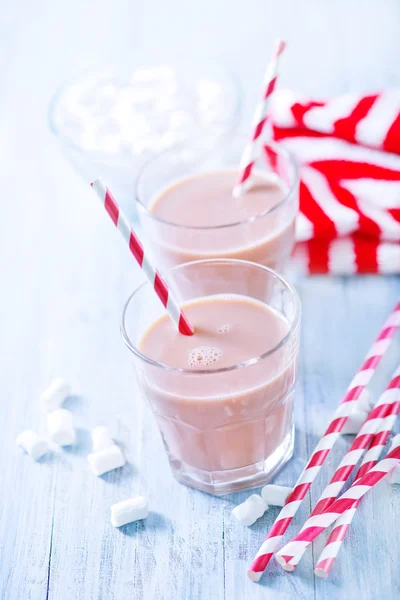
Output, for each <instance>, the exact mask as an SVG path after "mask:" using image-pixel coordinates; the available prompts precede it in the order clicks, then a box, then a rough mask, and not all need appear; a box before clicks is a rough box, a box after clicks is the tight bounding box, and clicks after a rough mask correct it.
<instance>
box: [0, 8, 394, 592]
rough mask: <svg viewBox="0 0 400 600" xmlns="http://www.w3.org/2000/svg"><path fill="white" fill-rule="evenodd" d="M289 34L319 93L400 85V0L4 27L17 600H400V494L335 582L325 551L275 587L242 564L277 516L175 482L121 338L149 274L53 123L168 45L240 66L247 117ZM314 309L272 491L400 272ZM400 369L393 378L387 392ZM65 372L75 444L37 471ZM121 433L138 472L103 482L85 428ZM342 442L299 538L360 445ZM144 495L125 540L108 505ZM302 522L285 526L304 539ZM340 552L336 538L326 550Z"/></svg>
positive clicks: (329, 407)
mask: <svg viewBox="0 0 400 600" xmlns="http://www.w3.org/2000/svg"><path fill="white" fill-rule="evenodd" d="M277 35H282V36H284V37H286V38H287V39H288V40H289V41H290V46H289V51H288V53H287V56H285V64H284V71H283V74H282V82H283V84H285V85H289V86H292V87H294V88H297V89H303V90H304V91H306V92H310V93H314V94H315V93H327V94H329V93H338V92H343V91H349V90H363V91H365V90H372V89H379V88H380V87H382V86H389V85H399V84H400V71H399V69H398V65H399V63H400V60H399V59H400V56H399V55H400V50H399V45H398V39H399V38H400V6H399V4H398V2H396V1H395V0H384V1H382V2H379V3H378V2H376V3H374V2H364V1H362V0H337V1H336V2H328V1H327V0H307V2H305V1H304V2H300V1H298V0H297V1H296V0H280V2H272V1H271V0H253V2H252V3H247V4H244V3H243V2H239V1H238V0H232V1H231V2H212V1H211V0H204V1H203V2H201V3H197V4H196V5H194V4H193V3H190V2H188V3H183V2H179V1H178V0H170V2H168V3H163V2H160V0H147V1H146V2H132V1H131V0H115V1H114V2H106V1H105V0H104V1H103V2H99V1H96V2H95V1H94V0H87V1H86V2H83V3H82V2H78V0H72V1H71V2H69V3H68V6H67V5H66V6H61V4H60V3H54V2H51V1H50V0H41V1H40V2H35V3H31V2H28V1H27V0H20V1H18V2H13V3H11V2H9V3H8V6H7V9H6V10H4V11H2V12H1V14H0V45H1V52H0V73H1V80H2V83H3V85H2V90H3V92H2V94H1V96H0V126H1V133H2V136H1V138H0V165H1V166H0V178H1V190H2V203H1V209H2V210H1V218H0V247H1V254H0V281H1V294H0V331H1V336H2V346H1V360H0V382H1V388H0V391H1V397H0V598H1V599H2V600H26V599H32V600H44V599H47V598H48V599H50V600H71V599H72V598H73V599H74V600H92V599H102V600H103V599H105V600H109V599H110V600H125V599H128V598H129V599H130V598H133V599H135V600H142V599H143V600H153V599H157V600H160V599H163V600H164V599H165V600H209V599H210V600H214V599H216V600H222V599H224V600H225V599H226V600H242V599H244V598H246V599H247V598H254V599H258V598H259V599H274V600H291V599H292V598H299V599H307V600H308V599H309V598H313V599H316V600H320V599H321V600H331V599H332V600H337V599H338V598H340V599H341V598H344V599H347V598H353V597H356V598H357V597H358V598H362V599H363V600H380V598H396V597H398V595H399V591H400V575H399V571H398V568H397V565H398V561H399V558H400V537H399V536H398V534H397V532H398V530H399V526H400V516H399V515H400V489H399V488H400V486H399V487H397V488H394V487H393V488H391V487H390V486H389V485H388V484H387V483H385V482H383V483H382V484H380V486H379V487H378V489H376V490H374V492H373V493H371V494H369V496H368V497H367V498H365V500H364V501H363V503H362V507H361V509H360V513H359V514H358V516H357V517H356V518H355V520H354V525H352V529H351V532H350V535H349V536H348V537H347V539H346V542H345V544H344V545H343V548H342V552H341V556H340V559H339V560H338V562H337V564H336V566H335V569H334V570H333V571H332V575H331V577H330V578H329V580H327V581H320V580H317V579H315V578H314V576H313V573H312V565H313V563H314V562H315V559H316V558H317V557H318V552H319V550H320V549H321V547H322V541H323V540H322V539H321V540H318V541H317V543H316V544H315V545H314V548H313V550H312V551H309V552H307V554H306V555H305V557H304V560H303V561H302V563H301V565H300V566H299V568H298V570H297V571H296V573H295V574H285V573H283V572H282V571H281V570H279V569H278V568H277V567H275V565H274V564H272V565H271V567H270V569H269V570H268V574H267V575H266V576H265V577H264V578H263V579H262V581H261V584H260V585H255V584H252V583H251V582H250V581H248V580H247V578H246V576H245V570H246V566H247V565H248V563H249V561H250V560H251V558H252V556H253V554H254V552H255V551H256V550H257V548H258V545H259V543H260V541H261V539H262V537H263V534H264V532H265V531H266V530H267V529H268V528H269V526H270V525H271V523H272V521H273V519H274V517H275V516H276V514H277V511H276V509H271V510H270V511H269V512H268V513H267V514H266V515H265V516H264V517H263V518H262V519H261V520H260V521H259V522H258V523H256V524H255V525H254V526H253V527H251V528H249V529H247V528H244V527H241V526H240V524H239V523H237V522H236V521H234V520H233V519H232V517H231V515H230V511H231V508H232V507H233V506H234V505H235V504H236V503H237V502H240V501H242V500H243V499H244V498H245V497H246V496H247V493H245V492H242V493H238V494H233V495H231V496H227V497H225V498H222V499H216V498H212V497H210V496H207V495H206V494H202V493H200V492H196V491H194V490H190V489H188V488H185V487H183V486H181V485H179V484H178V483H176V482H175V481H174V480H173V479H172V477H171V475H170V473H169V470H168V465H167V461H166V458H165V456H164V455H163V450H162V444H161V440H160V438H159V436H158V433H157V430H156V427H155V424H154V422H153V420H152V417H151V414H150V412H149V409H148V407H147V406H146V405H145V403H144V402H143V401H142V400H141V399H140V397H139V395H138V393H137V389H136V385H135V380H134V375H133V369H132V364H131V361H130V357H129V355H128V352H127V351H126V350H125V348H124V347H123V344H122V341H121V339H120V335H119V331H118V329H119V321H120V314H121V309H122V306H123V303H124V300H125V298H126V297H127V295H128V293H129V291H130V290H131V289H132V288H133V287H134V286H135V285H136V284H137V283H138V281H139V280H140V278H141V275H140V274H138V271H137V269H136V266H135V265H134V264H133V262H132V260H131V258H130V257H129V256H128V255H127V254H126V251H125V248H124V246H123V244H122V242H121V241H120V240H118V236H117V235H116V234H115V232H114V231H113V229H112V227H110V224H109V223H108V221H107V219H106V217H105V216H104V214H103V212H102V211H101V210H100V208H99V207H98V203H97V200H96V199H95V198H94V197H93V196H92V195H91V193H90V190H86V189H85V187H84V186H83V185H82V182H81V181H80V180H79V178H78V177H77V176H76V175H75V173H74V172H73V171H72V169H71V167H70V166H69V165H68V164H66V163H65V162H64V161H63V160H62V158H61V156H60V154H59V152H58V148H57V146H56V144H55V142H54V140H53V139H52V137H51V135H50V133H49V132H48V130H47V123H46V111H47V104H48V100H49V98H50V97H51V95H52V93H53V91H54V89H55V88H56V86H57V85H58V84H59V82H60V81H62V80H64V79H65V78H66V77H67V76H69V75H70V74H71V73H73V72H74V71H75V70H76V69H78V68H80V67H81V66H83V65H84V64H86V63H90V62H95V61H99V62H102V61H106V60H109V59H112V58H115V57H118V56H119V57H125V60H126V59H127V57H128V59H129V57H131V58H132V61H135V62H137V63H140V61H141V60H146V58H147V57H151V56H158V57H160V60H161V57H162V56H163V54H164V53H166V52H167V51H170V52H171V53H174V52H175V53H176V52H181V53H182V52H192V53H194V54H198V55H200V54H202V53H207V54H208V55H214V56H219V57H220V58H223V59H225V60H226V62H227V63H228V64H230V65H231V66H232V67H233V68H235V69H236V70H237V72H238V73H239V74H240V76H241V78H242V80H243V82H244V84H245V89H246V98H245V104H244V112H245V115H247V118H248V117H249V115H250V114H251V108H252V105H253V103H254V99H255V98H256V94H257V93H258V90H259V81H260V78H261V76H262V73H263V70H264V65H265V61H266V57H267V56H268V53H269V51H270V48H271V45H272V41H273V39H274V38H275V37H276V36H277ZM298 287H299V291H300V294H301V298H302V302H303V311H304V318H303V336H302V354H301V382H300V385H299V390H298V395H297V405H296V426H297V438H296V453H295V456H294V458H293V459H292V461H291V462H290V463H289V464H288V465H287V466H286V467H285V468H284V469H283V470H282V472H281V473H280V474H279V476H278V477H277V478H276V481H278V482H282V483H286V484H290V483H293V482H294V481H295V479H296V477H297V476H298V474H299V473H300V471H301V469H302V467H303V466H304V463H305V460H306V458H307V457H308V456H309V454H310V452H311V450H312V448H313V447H314V445H315V443H316V441H317V439H318V437H319V436H320V434H321V433H322V432H323V430H324V427H325V424H326V422H327V420H328V419H329V417H330V415H331V414H332V412H333V410H334V408H335V406H336V405H337V403H338V401H339V400H340V398H341V396H342V394H343V392H344V391H345V389H346V387H347V384H348V383H349V381H350V379H351V376H352V374H353V373H354V371H355V369H356V368H357V367H358V366H359V364H360V362H361V360H362V358H363V356H364V354H365V351H366V349H367V347H368V346H369V344H370V343H371V341H372V340H373V338H374V336H375V334H376V332H377V330H378V328H379V326H380V324H381V322H382V321H383V319H384V318H385V316H386V314H387V312H388V311H389V310H390V308H391V307H392V305H393V304H394V302H395V300H396V298H397V297H398V296H399V294H400V281H399V278H395V277H393V278H389V277H388V278H383V277H379V278H374V277H360V278H352V279H342V278H313V279H308V280H303V281H300V282H299V284H298ZM399 356H400V342H399V340H397V342H396V344H395V346H394V347H393V349H392V352H391V353H390V355H389V356H388V357H387V360H385V362H384V364H383V365H382V369H381V371H380V373H379V377H378V378H377V380H376V381H375V382H374V389H375V390H376V391H379V389H382V388H383V386H384V383H385V381H386V380H387V379H388V377H389V374H390V372H391V370H392V369H393V367H394V365H395V362H396V358H397V360H398V358H399ZM57 374H60V375H62V376H64V377H66V378H67V379H68V380H70V381H71V382H72V384H73V386H74V390H75V392H76V396H75V398H73V399H72V400H70V401H69V406H70V408H71V410H73V412H74V414H75V416H76V420H77V424H78V427H79V428H80V431H79V440H80V443H79V445H78V447H77V449H76V450H71V451H64V452H60V453H58V454H55V455H52V456H50V457H47V458H45V459H43V460H42V461H41V462H39V463H37V464H36V463H33V462H31V461H30V459H29V458H28V457H26V456H24V455H23V454H22V453H21V452H20V451H19V450H18V449H17V448H16V447H15V441H14V440H15V436H16V435H17V433H18V432H19V431H21V430H22V429H24V428H26V427H37V428H39V429H40V430H42V431H43V428H44V423H43V422H42V421H41V417H40V415H39V412H38V396H39V394H40V392H41V391H42V390H43V388H44V387H45V386H46V385H47V384H48V382H49V381H50V379H51V378H52V377H53V376H55V375H57ZM103 423H104V424H108V425H110V427H111V430H112V433H113V434H114V435H115V437H116V438H117V439H118V440H119V442H120V443H121V444H122V445H123V447H124V452H125V454H126V456H127V459H128V464H127V466H126V467H125V468H124V469H121V470H120V471H119V472H116V473H113V474H109V475H106V476H104V477H102V478H95V477H94V476H92V474H91V473H90V472H89V471H88V468H87V464H86V458H85V455H86V454H87V452H88V449H89V443H88V442H89V439H88V430H89V429H90V428H92V427H93V426H94V425H96V424H103ZM348 444H349V441H348V440H347V439H344V438H343V439H341V440H340V442H339V443H338V445H337V447H335V449H334V451H333V452H332V454H331V455H330V457H329V460H328V461H327V468H324V469H323V471H322V472H321V474H320V476H319V478H318V480H317V482H316V484H315V488H314V487H313V488H312V492H311V495H310V497H309V498H308V499H307V502H306V503H305V505H304V507H303V508H302V509H301V510H300V511H299V514H298V516H297V518H296V525H298V526H299V525H300V524H301V523H302V520H303V519H304V518H305V517H306V514H307V512H308V510H309V509H310V507H311V505H312V503H314V502H315V500H316V498H317V495H318V492H320V491H321V489H322V486H323V485H324V484H325V483H326V482H327V480H328V477H329V474H330V473H331V472H332V470H333V468H334V466H335V465H336V464H337V463H338V462H339V460H340V457H341V454H342V453H343V451H344V449H345V448H346V447H347V446H348ZM136 493H146V494H148V496H149V501H150V510H151V513H150V516H149V518H148V519H147V521H145V522H144V523H140V524H133V525H127V526H125V527H124V528H122V529H120V530H116V529H114V528H112V527H111V525H110V524H109V506H110V504H112V503H114V502H116V501H118V500H121V499H123V498H125V497H126V496H128V495H133V494H136ZM294 530H295V529H294V528H291V530H290V532H292V533H293V532H294ZM324 539H325V538H324Z"/></svg>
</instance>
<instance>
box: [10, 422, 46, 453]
mask: <svg viewBox="0 0 400 600" xmlns="http://www.w3.org/2000/svg"><path fill="white" fill-rule="evenodd" d="M16 442H17V445H18V446H20V447H21V448H23V449H24V450H25V452H26V453H27V454H29V456H31V457H32V458H33V460H38V459H39V458H41V457H42V456H43V455H44V454H46V452H48V451H49V445H48V443H47V442H46V440H45V439H44V438H42V437H40V435H38V434H37V433H36V431H33V430H32V429H27V430H26V431H22V432H21V433H20V434H19V435H18V437H17V439H16Z"/></svg>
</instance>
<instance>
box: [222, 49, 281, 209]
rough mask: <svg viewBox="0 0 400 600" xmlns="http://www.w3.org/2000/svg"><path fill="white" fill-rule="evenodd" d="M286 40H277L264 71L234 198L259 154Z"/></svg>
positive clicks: (246, 182) (242, 190)
mask: <svg viewBox="0 0 400 600" xmlns="http://www.w3.org/2000/svg"><path fill="white" fill-rule="evenodd" d="M285 47H286V42H284V41H283V40H278V41H277V42H276V44H275V49H274V52H273V54H272V56H271V58H270V61H269V63H268V66H267V70H266V73H265V79H264V84H263V88H264V91H263V97H262V100H261V102H260V103H259V104H258V105H257V107H256V110H255V112H254V117H253V133H252V136H251V139H250V140H249V142H248V144H247V145H246V147H245V149H244V151H243V154H242V158H241V160H240V167H239V169H240V176H239V180H238V182H237V183H236V185H235V187H234V188H233V192H232V194H233V196H234V197H235V198H237V197H239V196H241V195H242V194H244V193H245V191H246V189H247V188H248V184H249V183H250V177H251V173H252V170H253V167H254V164H255V162H256V161H257V158H258V157H259V155H260V148H261V135H262V132H263V130H264V126H265V123H266V121H267V117H268V108H269V104H270V100H271V96H272V94H273V92H274V89H275V85H276V81H277V78H278V67H279V60H280V57H281V55H282V53H283V51H284V50H285Z"/></svg>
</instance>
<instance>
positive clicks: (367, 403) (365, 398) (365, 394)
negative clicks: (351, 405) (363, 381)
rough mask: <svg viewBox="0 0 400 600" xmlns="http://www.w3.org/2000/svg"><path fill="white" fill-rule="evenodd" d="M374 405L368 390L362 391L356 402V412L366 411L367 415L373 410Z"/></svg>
mask: <svg viewBox="0 0 400 600" xmlns="http://www.w3.org/2000/svg"><path fill="white" fill-rule="evenodd" d="M374 405H375V403H374V400H373V398H372V395H371V394H370V393H369V391H368V390H363V391H362V392H361V396H360V397H359V399H358V402H357V412H359V411H361V412H363V411H366V412H368V413H369V412H371V410H372V409H373V407H374Z"/></svg>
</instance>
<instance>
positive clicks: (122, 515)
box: [111, 496, 149, 527]
mask: <svg viewBox="0 0 400 600" xmlns="http://www.w3.org/2000/svg"><path fill="white" fill-rule="evenodd" d="M148 514H149V507H148V503H147V498H145V497H144V496H136V498H130V499H129V500H123V501H122V502H118V503H117V504H113V505H112V506H111V523H112V525H114V527H122V525H126V524H127V523H132V522H133V521H139V520H140V519H146V517H147V516H148Z"/></svg>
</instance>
